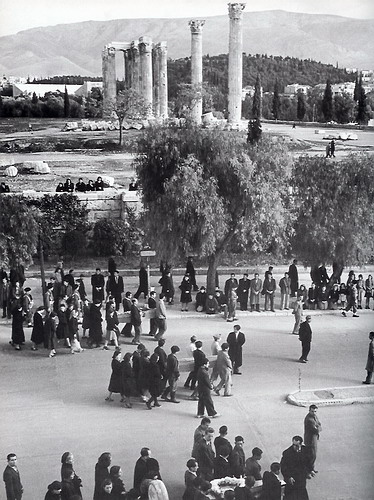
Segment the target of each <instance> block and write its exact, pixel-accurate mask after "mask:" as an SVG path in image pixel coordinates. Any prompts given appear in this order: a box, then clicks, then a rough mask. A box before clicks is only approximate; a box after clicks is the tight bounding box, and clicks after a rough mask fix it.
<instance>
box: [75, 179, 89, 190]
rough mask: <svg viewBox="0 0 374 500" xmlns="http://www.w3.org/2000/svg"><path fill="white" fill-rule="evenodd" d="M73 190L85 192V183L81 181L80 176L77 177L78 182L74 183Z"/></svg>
mask: <svg viewBox="0 0 374 500" xmlns="http://www.w3.org/2000/svg"><path fill="white" fill-rule="evenodd" d="M75 191H77V192H78V193H85V192H86V184H85V183H84V182H83V178H82V177H79V179H78V182H77V183H76V185H75Z"/></svg>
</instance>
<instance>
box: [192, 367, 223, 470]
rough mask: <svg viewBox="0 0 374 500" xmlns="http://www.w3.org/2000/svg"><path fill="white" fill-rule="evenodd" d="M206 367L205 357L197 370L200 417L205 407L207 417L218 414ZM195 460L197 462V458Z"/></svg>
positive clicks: (198, 412) (214, 416)
mask: <svg viewBox="0 0 374 500" xmlns="http://www.w3.org/2000/svg"><path fill="white" fill-rule="evenodd" d="M208 368H209V360H208V359H205V363H204V364H203V365H202V366H200V368H199V370H198V372H197V390H198V394H199V401H198V403H197V418H202V417H203V416H204V411H205V408H206V411H207V413H208V416H209V417H213V418H216V417H218V416H219V415H218V413H217V412H216V410H215V409H214V404H213V401H212V396H211V390H212V384H211V383H210V380H209V373H208ZM195 458H197V457H195ZM197 461H198V462H199V459H198V458H197Z"/></svg>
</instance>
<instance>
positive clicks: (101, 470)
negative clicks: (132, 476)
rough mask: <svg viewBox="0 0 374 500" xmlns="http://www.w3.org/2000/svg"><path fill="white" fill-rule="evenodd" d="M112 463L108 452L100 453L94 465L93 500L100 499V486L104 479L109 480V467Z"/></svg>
mask: <svg viewBox="0 0 374 500" xmlns="http://www.w3.org/2000/svg"><path fill="white" fill-rule="evenodd" d="M111 462H112V455H111V454H110V453H109V452H107V451H106V452H105V453H102V454H101V455H100V457H99V459H98V461H97V464H96V465H95V490H94V496H93V500H99V499H100V493H101V491H102V484H103V481H104V479H109V478H110V474H109V466H110V464H111Z"/></svg>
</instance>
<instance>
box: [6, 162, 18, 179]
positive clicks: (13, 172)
mask: <svg viewBox="0 0 374 500" xmlns="http://www.w3.org/2000/svg"><path fill="white" fill-rule="evenodd" d="M4 173H5V175H6V176H7V177H16V176H17V175H18V169H17V168H16V167H15V166H14V165H11V166H10V167H7V168H6V169H5V171H4Z"/></svg>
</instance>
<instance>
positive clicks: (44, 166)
mask: <svg viewBox="0 0 374 500" xmlns="http://www.w3.org/2000/svg"><path fill="white" fill-rule="evenodd" d="M22 167H23V168H24V169H26V170H28V171H29V172H32V173H34V174H50V173H51V169H50V167H49V166H48V163H47V162H45V161H24V162H23V164H22Z"/></svg>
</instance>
